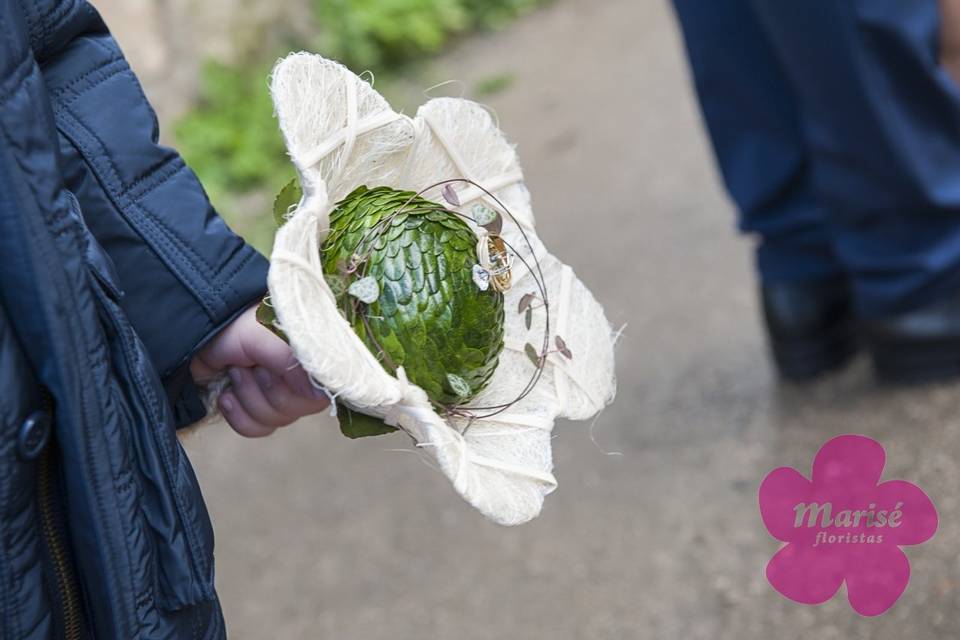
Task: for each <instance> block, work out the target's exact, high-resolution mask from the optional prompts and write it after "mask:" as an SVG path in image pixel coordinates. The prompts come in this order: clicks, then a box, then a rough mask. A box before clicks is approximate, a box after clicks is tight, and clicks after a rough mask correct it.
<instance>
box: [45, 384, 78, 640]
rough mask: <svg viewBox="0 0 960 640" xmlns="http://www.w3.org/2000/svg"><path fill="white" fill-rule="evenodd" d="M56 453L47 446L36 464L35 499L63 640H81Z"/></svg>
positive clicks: (50, 409) (47, 400)
mask: <svg viewBox="0 0 960 640" xmlns="http://www.w3.org/2000/svg"><path fill="white" fill-rule="evenodd" d="M44 410H46V411H48V412H50V415H53V401H52V399H51V398H50V395H49V393H47V392H46V391H44ZM54 456H56V449H55V447H54V446H53V443H52V442H51V443H49V444H48V445H47V447H46V449H45V450H44V452H43V453H42V454H41V456H40V458H39V460H37V472H38V480H37V495H38V502H39V512H40V532H41V535H42V536H43V540H44V542H45V544H46V547H47V553H48V555H49V559H50V564H51V565H52V566H53V573H54V585H53V586H54V591H55V595H56V598H57V600H58V601H59V602H58V603H57V604H58V605H59V608H60V614H61V620H62V624H63V637H64V639H65V640H82V628H83V617H82V613H81V606H80V596H79V588H78V585H77V578H76V576H75V575H74V572H73V567H72V564H71V561H70V555H69V552H68V551H67V545H66V541H65V539H64V535H63V529H62V527H61V526H60V522H59V521H58V518H57V515H58V510H57V495H56V482H57V478H56V468H55V466H54V462H55V460H54Z"/></svg>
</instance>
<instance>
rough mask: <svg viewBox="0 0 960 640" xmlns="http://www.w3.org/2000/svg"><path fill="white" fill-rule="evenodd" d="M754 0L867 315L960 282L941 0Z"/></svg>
mask: <svg viewBox="0 0 960 640" xmlns="http://www.w3.org/2000/svg"><path fill="white" fill-rule="evenodd" d="M751 3H752V5H753V7H754V10H755V11H756V13H757V15H758V16H759V17H760V20H761V22H762V24H763V27H764V29H765V31H766V32H767V34H768V36H769V39H770V43H771V45H772V46H773V47H774V49H775V50H776V52H777V55H778V57H779V59H780V61H781V65H782V67H783V69H784V70H785V72H786V74H787V75H788V76H789V79H790V84H791V86H793V87H794V88H795V91H796V93H797V97H798V98H799V100H800V104H801V109H802V112H803V114H804V124H805V136H804V138H805V140H806V141H807V146H808V148H809V150H810V153H811V155H812V157H813V167H814V182H815V184H816V193H817V196H818V199H819V201H820V202H823V203H824V205H825V206H826V207H827V208H828V210H829V212H830V231H831V237H832V240H833V246H834V249H835V251H836V253H837V255H838V257H839V259H840V260H841V261H842V262H843V264H844V266H845V267H846V268H847V269H848V270H849V271H850V273H851V274H852V276H853V278H854V285H855V288H856V292H857V302H858V306H859V308H860V311H861V313H863V314H864V315H865V316H867V317H870V316H880V315H884V314H890V313H893V312H897V311H901V310H906V309H911V308H915V307H918V306H922V305H925V304H927V303H930V302H932V301H935V300H936V299H938V298H940V297H943V296H944V295H946V294H948V293H951V292H954V291H956V290H957V289H960V92H958V89H957V86H956V85H955V84H954V82H953V81H952V80H951V79H950V78H949V77H948V76H947V74H946V73H945V72H944V71H943V70H942V69H941V68H940V67H939V64H938V36H939V11H938V5H937V2H936V0H911V1H909V2H905V1H903V0H845V1H840V0H805V1H804V2H771V1H769V0H751ZM691 4H692V3H691ZM700 4H701V5H705V4H707V3H700ZM711 4H712V3H711ZM724 4H725V3H724Z"/></svg>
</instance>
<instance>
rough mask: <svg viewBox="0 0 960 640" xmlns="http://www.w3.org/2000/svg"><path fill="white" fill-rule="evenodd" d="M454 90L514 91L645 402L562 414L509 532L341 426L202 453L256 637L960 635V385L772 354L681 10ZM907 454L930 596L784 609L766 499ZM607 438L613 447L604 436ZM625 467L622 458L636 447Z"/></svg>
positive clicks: (587, 4) (557, 241)
mask: <svg viewBox="0 0 960 640" xmlns="http://www.w3.org/2000/svg"><path fill="white" fill-rule="evenodd" d="M436 64H437V66H436V67H435V69H434V71H433V73H434V74H436V75H438V76H439V77H449V78H458V79H461V80H463V81H464V82H465V83H466V85H467V86H473V83H474V82H476V81H478V80H480V79H482V78H485V77H489V76H490V75H491V74H498V73H501V72H503V71H505V70H512V72H513V73H514V76H515V82H514V84H513V86H512V87H511V88H510V89H509V90H508V91H507V92H505V93H503V94H501V95H498V96H496V97H494V98H491V99H490V100H489V102H490V103H491V105H492V106H493V107H494V108H495V109H496V110H497V112H498V114H499V117H500V119H501V122H502V125H503V127H504V129H505V130H506V131H507V132H508V135H509V136H510V137H511V138H512V139H513V140H515V141H516V142H517V143H518V144H519V149H520V153H521V154H522V156H521V157H522V158H523V159H524V163H525V169H526V172H527V175H528V177H529V186H530V188H531V190H532V191H533V194H534V197H535V203H536V211H537V214H538V218H539V220H540V221H541V223H542V224H543V231H542V235H543V236H544V238H545V240H546V241H547V244H548V246H551V247H553V248H554V249H555V250H556V251H557V252H558V253H559V255H562V256H564V257H565V258H566V259H568V261H569V262H570V263H571V264H572V265H573V266H574V267H575V268H576V270H577V272H578V273H579V274H580V276H581V277H582V278H583V279H584V280H585V281H586V282H587V283H588V284H589V285H590V286H591V287H592V288H593V289H594V291H595V292H597V294H598V297H599V298H600V299H601V300H602V301H603V302H604V303H605V304H606V306H607V310H608V313H609V316H610V318H611V319H612V321H613V322H614V323H618V324H619V323H623V322H628V323H629V326H628V328H627V331H626V333H625V336H624V338H623V341H622V343H621V345H620V347H619V351H618V357H619V367H618V373H619V377H620V392H619V397H618V400H617V402H616V404H615V405H614V406H613V407H612V408H611V409H610V410H608V411H607V412H605V413H604V414H603V415H602V416H601V418H600V419H599V421H598V422H597V423H596V425H595V426H594V429H593V438H592V439H591V434H590V431H589V428H588V426H587V425H584V424H561V425H559V426H558V428H557V429H556V436H557V437H556V439H555V459H556V469H557V476H558V478H559V481H560V487H559V489H558V490H557V492H556V493H555V494H554V495H553V496H551V497H550V498H549V499H548V502H547V505H546V509H545V511H544V513H543V515H542V516H541V517H540V518H539V519H538V520H536V521H534V522H532V523H530V524H528V525H526V526H523V527H520V528H517V529H502V528H499V527H497V526H495V525H492V524H489V523H487V522H485V521H484V520H483V519H482V518H481V517H480V516H479V515H478V514H477V513H475V512H474V511H473V510H472V509H470V508H469V507H467V506H466V505H465V504H463V503H461V502H460V500H459V499H458V498H456V497H455V496H454V495H453V492H452V490H451V489H450V487H449V486H448V485H447V483H446V481H445V480H443V479H442V478H441V477H439V476H438V474H437V473H435V472H434V471H432V470H431V469H429V468H428V467H427V466H425V465H424V464H422V463H421V462H420V461H419V460H418V458H417V457H416V456H415V455H413V454H411V453H408V452H400V451H394V450H393V449H402V448H406V447H408V444H407V443H406V442H405V441H404V440H403V439H402V438H400V437H393V438H386V439H372V440H368V441H363V442H351V441H348V440H346V439H344V438H342V437H341V436H340V435H339V433H338V432H337V428H336V423H335V421H334V420H332V419H330V418H328V417H322V418H318V419H311V420H305V421H303V423H301V424H299V425H297V426H296V427H294V428H290V429H288V430H286V431H284V432H282V433H280V434H278V435H277V436H275V437H273V438H270V439H268V440H267V441H244V440H241V439H240V438H238V437H234V436H233V435H232V434H231V433H230V432H228V430H227V429H225V428H218V427H214V426H209V427H206V428H205V429H204V430H203V431H202V432H201V433H198V434H195V435H194V436H192V437H191V438H190V440H189V442H188V448H189V450H190V452H191V453H192V456H193V460H194V463H195V465H196V468H197V471H198V473H199V475H200V477H201V480H202V482H203V485H204V488H205V491H206V495H207V497H208V500H209V502H210V505H211V511H212V514H213V518H214V521H215V525H216V528H217V532H218V547H217V559H218V567H219V573H218V580H219V586H220V592H221V594H222V599H223V603H224V607H225V610H226V615H227V620H228V624H229V626H230V629H231V635H232V637H234V638H240V639H251V640H252V639H256V640H261V639H266V638H283V639H299V638H346V639H351V640H379V639H383V640H407V639H414V638H428V639H443V640H447V639H455V640H488V639H489V640H507V639H510V640H540V639H550V640H579V639H583V640H602V639H616V640H622V639H627V638H641V639H644V640H646V639H664V640H674V639H681V638H682V639H684V640H701V639H702V640H717V639H731V640H733V639H741V638H745V639H750V640H753V639H756V640H768V639H772V638H777V639H778V640H779V639H782V640H790V639H800V638H803V639H807V638H812V637H817V638H820V639H821V640H828V639H833V638H844V639H846V640H854V639H866V638H873V639H876V640H887V639H889V640H894V639H897V640H900V639H902V638H913V639H931V640H932V639H935V638H949V637H957V636H958V634H960V621H958V615H960V614H958V613H957V612H958V610H960V597H958V592H957V579H958V568H960V567H958V559H957V553H956V549H957V546H956V545H957V541H958V539H960V538H958V522H957V517H958V515H960V507H958V502H957V496H958V487H960V478H958V476H960V473H958V464H957V460H958V454H960V419H958V417H957V408H958V407H960V393H958V391H957V389H956V388H955V387H945V388H934V389H927V390H922V391H894V390H889V389H880V388H877V387H875V386H874V384H873V382H872V380H871V378H870V375H869V370H868V367H867V366H866V365H865V363H863V362H859V363H857V364H856V365H854V366H853V367H852V368H851V369H850V370H848V371H846V372H844V373H842V374H840V375H838V376H835V377H834V378H832V379H830V380H827V381H825V382H823V383H821V384H818V385H817V386H814V387H810V388H789V387H784V386H782V385H779V384H778V383H777V382H776V380H775V378H774V377H773V375H772V372H771V370H770V367H769V365H768V364H767V362H766V360H765V354H764V347H763V342H762V337H761V333H760V325H759V322H758V312H757V308H756V302H755V300H754V291H753V286H754V285H753V282H752V275H751V269H750V253H749V248H748V245H747V243H746V242H745V241H743V240H741V239H737V238H736V237H735V236H734V234H733V232H732V231H731V226H732V225H731V219H732V212H731V209H730V205H729V203H728V202H727V201H726V199H725V197H724V195H723V193H722V191H721V190H720V188H719V186H718V183H717V178H716V175H715V173H714V170H713V167H712V165H711V161H710V157H709V152H708V150H707V147H706V144H705V139H704V135H703V132H702V129H701V126H700V123H699V120H698V118H697V113H696V109H695V105H694V102H693V99H692V96H691V92H690V89H689V87H688V81H687V75H686V69H685V66H684V63H683V60H682V57H681V49H680V45H679V41H678V37H677V33H676V29H675V26H674V24H673V21H672V16H671V15H670V12H669V8H668V5H667V4H666V3H665V2H654V1H650V0H647V1H643V2H638V1H637V0H605V1H604V2H597V1H596V0H561V1H559V2H557V3H556V4H555V5H553V6H551V7H550V8H548V9H546V10H543V11H541V12H539V13H537V14H535V15H533V16H530V17H528V18H526V19H524V20H522V21H520V22H519V23H517V24H516V25H514V26H512V27H511V28H510V29H508V30H507V31H504V32H502V33H499V34H494V35H491V36H488V37H483V38H479V39H476V40H471V41H468V42H465V43H464V44H463V45H462V46H460V47H459V48H458V49H457V50H456V51H455V52H453V53H452V54H451V55H449V56H447V57H445V58H443V59H442V60H440V61H438V62H437V63H436ZM845 432H860V433H864V434H867V435H870V436H872V437H875V438H877V439H879V440H880V441H881V442H882V443H884V445H886V447H887V452H888V467H887V471H886V476H885V477H904V478H907V479H910V480H912V481H914V482H917V483H919V484H920V485H921V486H923V487H924V488H925V489H926V490H927V491H928V492H929V493H930V494H931V496H932V498H933V499H934V501H935V503H936V504H937V506H938V508H939V510H940V515H941V528H940V531H939V533H938V535H937V537H936V538H934V540H933V541H932V542H930V543H928V544H926V545H924V546H922V547H918V548H915V549H912V550H909V552H908V555H909V556H910V558H911V561H912V565H913V575H912V581H911V584H910V587H909V589H908V591H907V593H906V595H904V597H903V598H902V600H901V601H900V602H899V603H898V604H897V605H896V607H895V608H894V609H892V610H891V611H890V612H889V613H887V614H886V615H884V616H882V617H881V618H878V619H872V620H868V619H863V618H859V617H858V616H857V615H856V614H854V613H853V612H852V611H851V610H850V609H849V607H848V606H847V604H846V602H845V599H844V597H843V596H842V595H841V596H838V597H837V598H835V599H834V600H833V601H831V602H830V603H828V604H827V605H825V606H822V607H817V608H808V607H802V606H799V605H795V604H792V603H789V602H787V601H785V600H783V599H782V598H781V597H780V596H779V595H777V594H776V593H775V592H774V591H773V590H772V589H771V588H770V587H769V586H768V585H767V584H766V582H765V579H764V575H763V570H764V565H765V563H766V561H767V560H768V559H769V557H770V555H771V554H772V553H773V552H774V551H775V550H776V548H777V544H776V543H775V542H774V541H773V540H772V539H770V538H769V537H768V536H767V534H766V532H765V531H764V529H763V526H762V524H761V522H760V519H759V515H758V512H757V508H756V489H757V486H758V484H759V482H760V480H761V479H762V477H763V475H764V474H765V473H766V472H767V471H768V470H770V469H772V468H773V467H776V466H780V465H792V466H796V467H799V468H800V469H802V470H804V471H806V470H807V469H808V468H809V464H810V461H811V459H812V456H813V454H814V453H815V452H816V450H817V448H818V447H819V445H820V444H822V443H823V442H824V441H826V440H827V439H828V438H829V437H830V436H832V435H835V434H840V433H845ZM594 441H595V442H594ZM614 454H616V455H614Z"/></svg>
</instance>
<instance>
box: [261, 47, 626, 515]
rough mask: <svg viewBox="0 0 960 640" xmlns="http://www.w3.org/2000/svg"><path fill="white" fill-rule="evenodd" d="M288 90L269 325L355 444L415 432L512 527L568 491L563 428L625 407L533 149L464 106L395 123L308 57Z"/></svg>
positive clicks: (299, 56) (281, 100)
mask: <svg viewBox="0 0 960 640" xmlns="http://www.w3.org/2000/svg"><path fill="white" fill-rule="evenodd" d="M271 92H272V95H273V100H274V105H275V108H276V113H277V117H278V119H279V124H280V129H281V131H282V132H283V135H284V139H285V141H286V145H287V149H288V151H289V154H290V157H291V159H292V161H293V164H294V166H295V167H296V170H297V176H298V178H297V180H295V181H294V183H291V184H290V185H288V186H287V187H286V188H284V190H283V191H282V192H281V193H280V195H279V196H278V198H277V205H276V213H277V214H278V223H279V224H280V225H281V226H280V229H279V230H278V232H277V237H276V241H275V244H274V248H273V252H272V257H271V268H270V275H269V287H270V293H269V296H268V298H267V299H266V300H265V301H264V304H263V305H261V308H260V311H259V317H260V319H261V322H263V323H264V324H267V325H268V326H269V327H271V328H272V329H273V330H275V331H276V332H278V334H280V335H281V336H282V337H283V338H284V339H285V340H287V341H288V342H289V343H290V345H291V347H292V348H293V350H294V353H295V354H296V356H297V358H298V360H299V361H300V363H301V364H302V366H303V367H304V369H306V371H307V372H308V373H309V374H310V375H311V377H312V378H313V380H314V381H315V382H316V384H318V385H320V386H322V387H323V388H325V389H326V390H327V391H328V392H329V393H330V394H331V395H332V396H333V397H334V398H335V399H336V406H337V410H338V416H339V419H340V424H341V429H342V431H343V432H344V434H346V435H348V436H350V437H360V436H371V435H379V434H382V433H387V432H390V431H395V430H400V431H403V432H404V433H406V434H407V435H409V436H410V437H411V438H412V439H413V440H414V441H415V443H416V445H417V446H418V447H420V448H422V449H423V450H424V451H426V452H428V453H429V455H431V456H432V457H433V458H434V459H435V460H436V461H437V463H438V465H439V467H440V469H441V470H442V472H443V473H444V474H445V475H446V476H447V477H448V478H449V479H450V481H451V482H452V483H453V486H454V489H455V490H456V491H457V492H458V493H459V494H460V495H461V496H463V498H464V499H466V500H467V501H468V502H469V503H470V504H472V505H473V506H474V507H476V508H477V509H479V510H480V511H481V512H482V513H483V514H484V515H486V516H487V517H489V518H490V519H492V520H494V521H496V522H498V523H500V524H504V525H514V524H520V523H522V522H526V521H527V520H530V519H531V518H533V517H535V516H536V515H537V514H538V513H539V512H540V509H541V507H542V505H543V500H544V497H545V496H546V495H547V494H548V493H550V492H551V491H552V490H553V489H554V488H555V487H556V480H555V479H554V476H553V474H552V468H553V463H552V458H551V449H550V432H551V430H552V428H553V425H554V422H555V420H556V419H557V418H572V419H579V420H583V419H588V418H590V417H592V416H594V415H595V414H596V413H597V412H599V411H600V410H601V409H603V407H604V406H606V405H607V404H608V403H609V402H611V401H612V399H613V397H614V393H615V389H616V381H615V376H614V356H613V343H614V335H613V332H612V331H611V328H610V325H609V323H608V322H607V319H606V317H605V316H604V313H603V309H602V308H601V306H600V305H599V304H598V303H597V301H596V300H595V299H594V297H593V295H592V294H591V293H590V291H589V290H587V288H586V287H585V286H584V285H583V283H581V282H580V280H578V279H577V277H576V276H575V275H574V273H573V270H572V269H571V268H570V267H568V266H567V265H565V264H564V263H563V262H561V261H560V260H559V259H558V258H556V257H555V256H553V255H552V254H550V252H549V251H548V250H547V248H546V247H545V246H544V245H543V243H542V242H541V241H540V239H539V238H538V237H537V233H536V227H535V221H534V216H533V211H532V209H531V204H530V194H529V192H528V191H527V188H526V187H525V185H524V183H523V173H522V172H521V170H520V165H519V161H518V159H517V154H516V152H515V151H514V149H513V147H512V146H511V145H510V144H508V143H507V141H506V140H505V139H504V137H503V134H502V133H501V132H500V130H499V129H498V128H497V126H496V125H495V124H494V122H493V120H492V119H491V118H490V116H489V114H488V113H487V112H486V111H485V110H484V109H483V108H482V107H481V106H480V105H477V104H475V103H473V102H469V101H467V100H462V99H452V98H439V99H434V100H430V101H429V102H427V103H426V104H424V105H423V106H422V107H420V109H419V110H418V111H417V114H416V116H415V117H413V118H411V117H408V116H405V115H402V114H399V113H396V112H394V111H393V110H392V109H391V108H390V106H389V105H388V104H387V103H386V101H385V100H384V99H383V97H382V96H380V95H379V94H378V93H377V92H376V91H375V90H374V89H373V87H372V86H371V85H370V84H369V83H367V82H366V81H364V80H362V79H361V78H359V77H358V76H356V75H354V74H353V73H351V72H350V71H349V70H348V69H346V68H345V67H344V66H342V65H340V64H338V63H336V62H333V61H330V60H326V59H324V58H322V57H320V56H318V55H312V54H307V53H296V54H291V55H290V56H288V57H287V58H285V59H283V60H281V61H280V62H279V63H278V64H277V66H276V68H275V69H274V72H273V76H272V80H271Z"/></svg>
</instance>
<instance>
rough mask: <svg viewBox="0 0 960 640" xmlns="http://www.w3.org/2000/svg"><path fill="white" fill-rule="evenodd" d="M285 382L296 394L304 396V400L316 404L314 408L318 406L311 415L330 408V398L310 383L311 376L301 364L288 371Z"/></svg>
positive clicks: (284, 377) (284, 378)
mask: <svg viewBox="0 0 960 640" xmlns="http://www.w3.org/2000/svg"><path fill="white" fill-rule="evenodd" d="M283 380H284V381H285V382H286V383H287V386H289V387H290V389H292V390H293V391H294V392H295V393H297V394H298V395H300V396H302V397H303V398H306V399H309V400H311V401H312V402H313V403H314V406H318V407H319V408H318V409H314V410H313V411H312V412H311V413H315V412H317V411H323V410H324V409H326V408H327V407H328V406H330V398H329V396H327V394H326V393H325V392H324V391H323V389H320V388H319V387H316V386H314V385H313V383H312V382H310V374H308V373H307V372H306V370H304V368H303V367H301V366H300V365H299V364H298V365H297V366H296V367H294V368H293V369H290V370H289V371H287V372H286V373H285V374H284V376H283Z"/></svg>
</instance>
